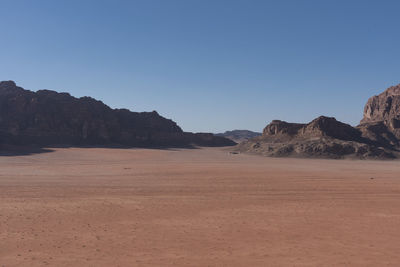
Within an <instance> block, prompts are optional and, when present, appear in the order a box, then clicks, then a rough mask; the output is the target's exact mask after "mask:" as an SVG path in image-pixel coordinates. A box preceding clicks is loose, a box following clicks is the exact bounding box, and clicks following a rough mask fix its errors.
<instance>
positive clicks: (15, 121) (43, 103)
mask: <svg viewBox="0 0 400 267" xmlns="http://www.w3.org/2000/svg"><path fill="white" fill-rule="evenodd" d="M0 144H12V145H32V144H35V145H41V146H47V145H122V146H138V147H153V146H189V145H202V146H225V145H233V144H234V142H232V141H231V140H228V139H225V138H223V137H215V136H213V135H212V134H194V133H186V132H183V131H182V129H181V128H180V127H179V126H178V125H177V124H176V123H175V122H173V121H172V120H169V119H166V118H164V117H162V116H160V115H159V114H158V113H157V112H156V111H153V112H140V113H139V112H131V111H129V110H127V109H111V108H110V107H108V106H107V105H105V104H104V103H102V102H101V101H98V100H95V99H93V98H90V97H81V98H75V97H73V96H71V95H70V94H68V93H57V92H55V91H50V90H40V91H37V92H33V91H29V90H25V89H23V88H21V87H18V86H17V85H16V84H15V83H14V82H13V81H4V82H0Z"/></svg>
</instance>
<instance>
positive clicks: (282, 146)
mask: <svg viewBox="0 0 400 267" xmlns="http://www.w3.org/2000/svg"><path fill="white" fill-rule="evenodd" d="M236 150H237V151H239V152H248V153H255V154H261V155H265V156H274V157H311V158H335V159H337V158H346V157H353V158H380V159H382V158H394V157H395V154H394V153H393V151H392V150H391V149H389V148H383V147H379V146H376V145H374V144H373V141H371V140H369V139H366V138H364V137H363V136H362V131H361V130H360V129H357V128H354V127H352V126H350V125H348V124H345V123H342V122H340V121H337V120H336V119H335V118H331V117H325V116H321V117H318V118H316V119H315V120H313V121H311V122H310V123H308V124H298V123H288V122H284V121H277V120H275V121H272V122H271V123H270V124H269V125H267V127H265V129H264V132H263V135H262V136H261V137H258V138H253V139H251V140H249V141H247V142H244V143H242V144H239V145H238V146H237V147H236Z"/></svg>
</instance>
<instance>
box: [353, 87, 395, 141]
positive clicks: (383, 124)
mask: <svg viewBox="0 0 400 267" xmlns="http://www.w3.org/2000/svg"><path fill="white" fill-rule="evenodd" d="M358 128H359V129H360V130H361V132H362V133H363V136H365V137H366V138H369V139H371V140H374V141H376V142H378V143H381V144H382V145H384V146H391V147H399V145H400V85H396V86H392V87H390V88H388V89H387V90H386V91H384V92H383V93H381V94H380V95H377V96H373V97H371V98H370V99H369V100H368V102H367V104H366V105H365V108H364V117H363V119H362V120H361V123H360V125H359V126H358Z"/></svg>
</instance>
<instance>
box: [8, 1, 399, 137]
mask: <svg viewBox="0 0 400 267" xmlns="http://www.w3.org/2000/svg"><path fill="white" fill-rule="evenodd" d="M0 10H1V15H0V34H1V35H0V36H1V38H0V80H14V81H15V82H16V83H17V84H18V85H19V86H22V87H24V88H26V89H30V90H35V91H36V90H39V89H52V90H55V91H59V92H69V93H71V94H72V95H74V96H76V97H81V96H87V95H88V96H92V97H94V98H96V99H100V100H102V101H103V102H104V103H106V104H107V105H109V106H111V107H113V108H128V109H130V110H132V111H153V110H157V111H158V112H159V113H160V114H161V115H162V116H164V117H167V118H170V119H173V120H174V121H175V122H177V123H178V125H180V126H181V127H182V128H183V130H185V131H194V132H223V131H226V130H232V129H249V130H253V131H261V130H262V129H263V128H264V127H265V126H266V125H267V124H268V123H269V122H270V121H271V120H273V119H281V120H286V121H289V122H309V121H311V120H312V119H314V118H316V117H317V116H320V115H325V116H332V117H336V119H338V120H340V121H343V122H346V123H349V124H352V125H357V124H358V122H359V121H360V119H361V118H362V112H363V107H364V104H365V103H366V101H367V100H368V98H369V97H371V96H372V95H376V94H379V93H380V92H382V91H383V90H384V89H385V88H387V87H389V86H392V85H395V84H398V83H400V19H399V15H398V13H399V10H400V1H385V0H380V1H378V0H376V1H368V0H363V1H357V0H353V1H352V0H347V1H343V0H335V1H333V0H332V1H329V0H315V1H307V0H304V1H303V0H292V1H289V0H274V1H272V0H271V1H268V0H263V1H261V0H260V1H258V0H241V1H239V0H142V1H135V0H130V1H118V0H107V1H106V0H68V1H67V0H64V1H61V0H35V1H33V0H26V1H23V0H0Z"/></svg>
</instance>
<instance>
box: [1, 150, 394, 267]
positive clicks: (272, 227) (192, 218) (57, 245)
mask: <svg viewBox="0 0 400 267" xmlns="http://www.w3.org/2000/svg"><path fill="white" fill-rule="evenodd" d="M399 173H400V165H399V164H398V161H396V160H389V161H376V160H372V161H371V160H325V159H295V158H271V157H260V156H253V155H245V154H232V153H230V148H199V149H111V148H49V149H48V150H47V152H43V153H37V154H31V155H19V156H15V155H8V156H7V155H3V156H2V157H1V158H0V192H1V194H0V210H1V213H0V259H1V266H7V267H8V266H397V264H398V262H399V261H400V256H399V254H398V240H399V238H400V231H399V228H398V225H399V223H400V210H399V199H398V195H399V193H400V181H399V179H398V178H399Z"/></svg>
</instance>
